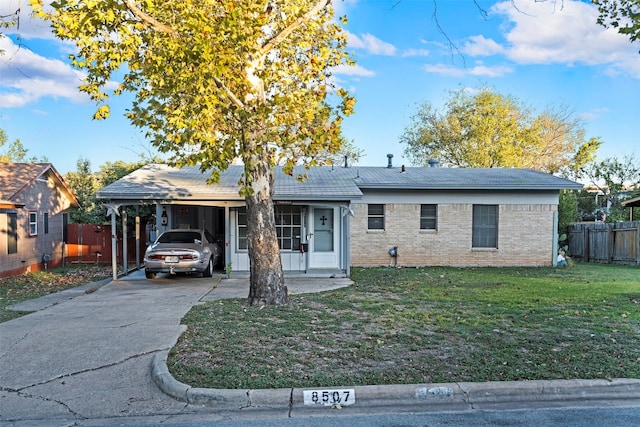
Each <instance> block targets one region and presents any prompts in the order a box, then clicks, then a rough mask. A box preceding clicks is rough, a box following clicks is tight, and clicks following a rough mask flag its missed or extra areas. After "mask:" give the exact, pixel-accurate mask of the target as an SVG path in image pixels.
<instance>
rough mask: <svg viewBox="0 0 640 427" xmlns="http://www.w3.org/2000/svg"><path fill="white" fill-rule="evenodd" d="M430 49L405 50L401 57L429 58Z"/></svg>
mask: <svg viewBox="0 0 640 427" xmlns="http://www.w3.org/2000/svg"><path fill="white" fill-rule="evenodd" d="M429 55H430V51H429V49H405V50H403V51H402V54H401V56H403V57H405V58H408V57H412V56H429Z"/></svg>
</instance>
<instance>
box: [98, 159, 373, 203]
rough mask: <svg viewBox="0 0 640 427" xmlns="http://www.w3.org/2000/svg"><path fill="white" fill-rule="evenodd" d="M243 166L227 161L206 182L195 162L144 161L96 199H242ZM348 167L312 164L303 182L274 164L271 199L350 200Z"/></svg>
mask: <svg viewBox="0 0 640 427" xmlns="http://www.w3.org/2000/svg"><path fill="white" fill-rule="evenodd" d="M243 171H244V166H238V165H231V166H229V168H228V169H227V170H225V171H224V172H222V173H221V174H220V181H219V182H218V183H216V184H213V185H210V184H207V179H208V178H209V177H210V174H209V173H203V172H201V171H200V169H199V167H197V166H186V167H183V168H175V167H171V166H167V165H147V166H143V167H142V168H140V169H138V170H136V171H135V172H132V173H131V174H129V175H127V176H125V177H123V178H121V179H119V180H118V181H116V182H114V183H112V184H110V185H108V186H106V187H105V188H103V189H101V190H99V191H98V193H97V196H98V198H100V199H110V200H138V201H140V202H144V201H155V200H192V201H197V200H202V201H205V200H244V198H243V197H240V195H239V194H238V181H240V178H241V176H242V172H243ZM353 173H354V172H353V171H351V170H349V169H339V168H336V169H332V168H312V169H310V170H309V171H308V177H307V179H306V180H305V181H304V182H300V181H298V180H297V179H296V178H295V176H297V175H298V174H304V169H303V168H296V169H295V170H294V176H289V175H286V174H284V173H283V172H282V169H281V168H276V176H275V190H274V199H275V200H352V199H357V198H360V197H361V196H362V192H361V191H360V189H359V188H358V186H357V185H356V183H355V182H354V180H353Z"/></svg>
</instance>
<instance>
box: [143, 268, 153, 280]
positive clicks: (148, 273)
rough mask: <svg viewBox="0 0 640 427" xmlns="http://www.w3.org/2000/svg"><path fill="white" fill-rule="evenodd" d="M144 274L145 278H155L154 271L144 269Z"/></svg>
mask: <svg viewBox="0 0 640 427" xmlns="http://www.w3.org/2000/svg"><path fill="white" fill-rule="evenodd" d="M144 275H145V277H146V278H147V279H155V278H156V273H154V272H152V271H147V270H145V271H144Z"/></svg>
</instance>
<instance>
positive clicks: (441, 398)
mask: <svg viewBox="0 0 640 427" xmlns="http://www.w3.org/2000/svg"><path fill="white" fill-rule="evenodd" d="M285 283H286V284H287V286H288V288H289V292H290V293H291V294H295V293H303V292H321V291H325V290H330V289H335V288H339V287H344V286H349V285H350V284H351V281H350V280H349V279H347V278H328V277H324V278H322V277H315V278H314V277H295V276H294V277H287V278H286V279H285ZM247 295H248V280H247V278H246V276H245V277H242V276H236V275H234V278H232V279H225V278H223V277H222V276H217V277H213V278H190V277H172V276H164V277H161V278H159V279H156V280H153V281H150V280H146V279H145V278H144V273H143V272H140V271H138V272H135V273H134V274H131V275H129V276H127V277H125V278H123V279H120V280H117V281H111V282H109V283H106V284H105V283H104V282H102V283H95V284H89V285H85V286H84V287H82V288H76V289H75V290H70V291H65V292H60V293H58V294H56V295H53V296H47V297H43V298H39V299H36V300H32V301H26V302H24V303H21V304H18V305H16V306H15V307H13V308H14V309H16V310H24V311H34V312H33V313H31V314H29V315H26V316H23V317H20V318H17V319H14V320H11V321H9V322H5V323H1V324H0V425H7V426H27V425H61V426H62V425H78V423H81V422H82V421H86V420H91V419H114V420H117V419H118V418H122V419H124V418H127V417H144V416H151V415H152V416H156V417H157V416H167V417H169V416H171V415H176V414H182V415H184V414H189V413H191V414H199V413H218V414H221V415H219V416H220V417H221V418H220V419H225V417H228V415H223V414H225V413H227V414H228V413H232V412H233V411H235V412H238V411H245V412H246V411H252V412H253V413H254V414H256V413H259V412H261V411H264V412H265V413H269V412H273V411H275V413H278V414H281V415H282V416H285V417H295V416H306V415H309V414H322V413H323V411H324V413H326V411H331V410H332V409H336V405H333V407H326V406H322V405H309V399H307V401H305V392H309V390H302V389H276V390H210V389H196V388H192V387H190V386H189V385H186V384H181V383H178V382H177V381H176V380H175V379H173V377H172V376H171V375H170V374H169V373H168V371H167V367H166V363H165V361H166V357H167V354H168V351H169V349H170V348H171V347H173V345H174V344H175V343H176V341H177V339H178V337H179V336H180V334H181V332H182V331H183V326H181V325H180V319H181V318H182V317H183V316H184V315H185V314H186V313H187V312H188V311H189V309H190V308H191V307H192V306H193V305H194V304H198V303H199V302H203V301H208V300H215V299H220V298H246V296H247ZM340 389H345V388H344V387H343V388H340ZM346 389H353V390H354V393H355V396H356V399H357V400H356V403H355V404H354V405H352V406H349V407H348V409H349V410H351V411H352V412H357V411H364V412H365V413H367V412H372V411H384V410H385V408H391V407H393V408H396V409H397V408H403V407H404V408H405V409H406V411H412V410H415V409H416V408H420V409H421V410H423V411H424V410H433V411H436V410H448V411H453V410H477V409H478V408H492V407H496V406H499V405H502V404H504V403H505V402H507V401H508V402H512V403H514V404H515V405H516V406H518V405H519V406H522V407H524V406H531V405H540V406H543V407H553V406H558V405H560V404H562V403H563V402H565V403H566V402H573V403H579V402H582V403H587V404H596V403H597V402H601V403H602V402H604V403H603V404H605V405H608V404H611V401H617V402H624V405H626V406H629V405H631V406H633V407H635V406H638V407H640V379H615V380H570V381H525V382H513V383H506V382H504V383H455V384H427V385H395V386H393V385H392V386H365V387H355V388H354V387H348V385H346ZM307 397H308V396H307ZM607 402H609V403H607ZM338 406H339V405H338Z"/></svg>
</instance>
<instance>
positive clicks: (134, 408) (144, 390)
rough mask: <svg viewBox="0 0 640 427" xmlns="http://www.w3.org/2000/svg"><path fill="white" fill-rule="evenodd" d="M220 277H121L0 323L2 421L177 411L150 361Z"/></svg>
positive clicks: (172, 341) (167, 345)
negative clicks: (158, 383) (156, 379)
mask: <svg viewBox="0 0 640 427" xmlns="http://www.w3.org/2000/svg"><path fill="white" fill-rule="evenodd" d="M134 279H135V278H134ZM219 280H220V278H213V279H212V278H208V279H196V278H184V277H181V278H166V279H160V280H155V281H148V280H144V278H143V279H141V280H131V279H129V280H119V281H115V282H111V283H109V284H107V285H105V286H103V287H101V288H99V289H98V290H96V291H95V292H91V293H86V294H83V295H80V296H77V297H75V298H72V299H68V298H66V299H64V300H63V301H62V302H60V303H57V304H55V305H52V306H50V307H48V308H46V309H43V310H41V311H37V312H35V313H32V314H29V315H27V316H23V317H20V318H18V319H14V320H11V321H9V322H5V323H1V324H0V423H2V424H4V423H6V422H11V421H19V420H27V419H28V420H38V419H47V420H53V419H60V420H62V419H67V420H69V419H71V420H73V419H75V420H78V419H86V418H104V417H118V416H133V415H144V414H175V413H179V412H181V411H183V410H184V409H185V407H186V405H185V404H184V403H181V402H177V401H175V400H174V399H172V398H170V397H168V396H166V395H165V394H164V393H162V392H161V391H160V390H159V389H158V388H157V386H156V385H155V384H154V383H153V381H152V379H151V375H150V370H149V369H150V368H149V366H150V363H151V360H152V358H153V355H154V354H155V353H157V352H159V351H162V350H166V349H169V348H171V347H172V346H173V345H174V344H175V342H176V340H177V339H178V337H179V335H180V333H181V326H180V319H181V318H182V316H184V314H185V313H186V312H187V311H188V310H189V309H190V308H191V307H192V306H193V305H194V304H195V303H197V302H198V301H199V300H200V299H201V298H202V297H204V296H205V295H206V294H207V293H209V292H210V291H211V289H212V288H213V287H214V286H215V285H216V284H217V283H218V282H219Z"/></svg>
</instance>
